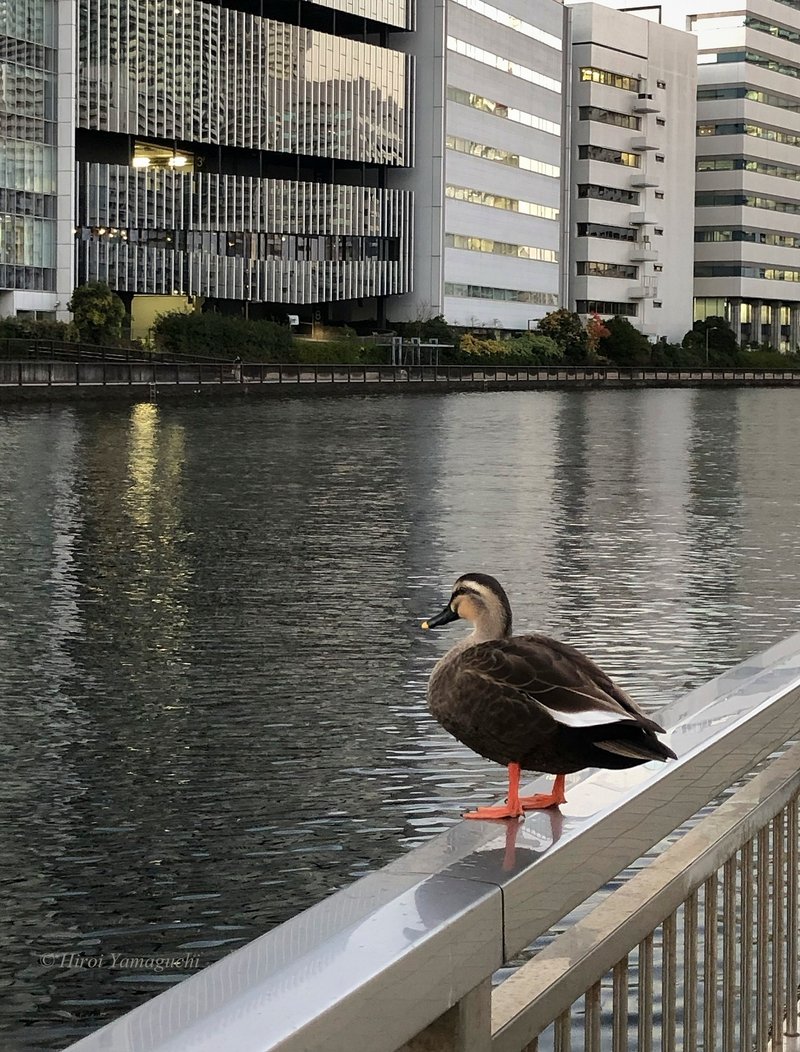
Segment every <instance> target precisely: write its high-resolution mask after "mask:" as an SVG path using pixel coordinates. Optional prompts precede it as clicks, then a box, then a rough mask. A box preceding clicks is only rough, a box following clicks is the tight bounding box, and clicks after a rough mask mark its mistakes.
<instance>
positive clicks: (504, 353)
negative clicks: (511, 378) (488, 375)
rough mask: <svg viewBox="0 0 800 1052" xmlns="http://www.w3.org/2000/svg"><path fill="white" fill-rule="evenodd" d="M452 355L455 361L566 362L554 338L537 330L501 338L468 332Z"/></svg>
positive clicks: (487, 363)
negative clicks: (486, 337) (474, 334)
mask: <svg viewBox="0 0 800 1052" xmlns="http://www.w3.org/2000/svg"><path fill="white" fill-rule="evenodd" d="M451 358H452V361H451V362H450V364H454V365H490V366H499V365H521V366H526V365H556V364H558V363H559V362H563V360H564V353H563V351H562V350H561V348H560V347H559V346H558V344H557V343H556V342H555V341H554V340H552V339H550V338H549V337H548V336H542V335H541V334H540V333H537V332H528V333H523V334H522V335H521V336H512V337H510V338H508V339H501V340H492V339H481V338H480V337H477V336H472V335H471V334H470V333H465V334H464V335H463V336H462V337H461V341H460V343H459V349H458V352H457V354H454V355H452V356H448V361H450V359H451ZM445 364H447V363H445Z"/></svg>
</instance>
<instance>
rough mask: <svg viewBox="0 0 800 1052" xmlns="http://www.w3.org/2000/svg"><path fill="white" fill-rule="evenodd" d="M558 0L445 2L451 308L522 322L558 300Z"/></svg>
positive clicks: (485, 321)
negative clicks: (494, 2) (532, 1)
mask: <svg viewBox="0 0 800 1052" xmlns="http://www.w3.org/2000/svg"><path fill="white" fill-rule="evenodd" d="M563 15H564V9H563V7H562V4H561V3H560V0H538V2H537V3H536V4H531V3H530V2H529V0H496V4H492V3H485V2H484V0H447V39H446V45H447V56H446V57H447V67H446V69H447V93H446V94H447V104H446V122H445V134H446V151H445V183H446V186H445V223H444V226H445V265H444V281H445V286H444V293H445V295H444V306H445V315H446V317H447V320H448V321H449V322H450V323H451V324H454V325H463V326H485V327H490V328H502V329H526V328H528V327H532V326H533V325H535V323H536V321H537V320H538V319H540V318H542V317H543V316H544V315H545V314H546V313H547V312H548V311H551V310H554V309H556V308H557V307H558V306H559V300H560V298H559V271H560V266H561V245H560V240H561V236H560V234H561V216H560V210H561V136H562V133H563V127H562V125H563V112H562V102H563V98H562V59H563V45H562V29H563Z"/></svg>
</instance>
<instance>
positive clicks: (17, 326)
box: [0, 318, 77, 343]
mask: <svg viewBox="0 0 800 1052" xmlns="http://www.w3.org/2000/svg"><path fill="white" fill-rule="evenodd" d="M0 339H2V340H58V341H62V342H64V343H69V342H72V341H74V340H75V339H77V334H76V332H75V327H74V326H73V325H71V324H70V323H69V322H65V321H36V320H35V319H34V318H0Z"/></svg>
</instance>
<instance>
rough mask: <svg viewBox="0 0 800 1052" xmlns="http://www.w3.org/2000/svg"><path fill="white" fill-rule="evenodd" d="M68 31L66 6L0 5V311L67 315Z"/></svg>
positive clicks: (30, 1) (23, 0)
mask: <svg viewBox="0 0 800 1052" xmlns="http://www.w3.org/2000/svg"><path fill="white" fill-rule="evenodd" d="M74 28H75V27H74V18H73V17H72V8H71V5H70V4H59V3H57V0H0V315H4V314H17V313H19V314H22V315H28V316H32V317H40V318H60V317H66V316H67V309H66V305H67V302H68V300H69V297H70V295H71V293H72V287H73V281H72V277H73V264H72V260H73V235H72V226H73V200H74V193H73V182H74V154H73V143H74V118H73V112H74V105H73V103H74V90H73V77H72V65H73V58H74V56H73V40H74Z"/></svg>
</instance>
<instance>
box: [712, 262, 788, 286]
mask: <svg viewBox="0 0 800 1052" xmlns="http://www.w3.org/2000/svg"><path fill="white" fill-rule="evenodd" d="M694 276H695V277H696V278H756V279H759V280H762V281H792V282H797V281H800V270H797V269H795V268H794V267H770V266H765V265H764V264H761V263H695V266H694Z"/></svg>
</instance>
